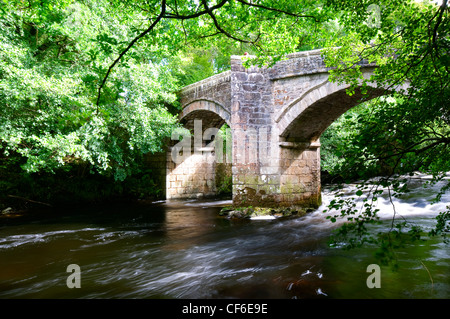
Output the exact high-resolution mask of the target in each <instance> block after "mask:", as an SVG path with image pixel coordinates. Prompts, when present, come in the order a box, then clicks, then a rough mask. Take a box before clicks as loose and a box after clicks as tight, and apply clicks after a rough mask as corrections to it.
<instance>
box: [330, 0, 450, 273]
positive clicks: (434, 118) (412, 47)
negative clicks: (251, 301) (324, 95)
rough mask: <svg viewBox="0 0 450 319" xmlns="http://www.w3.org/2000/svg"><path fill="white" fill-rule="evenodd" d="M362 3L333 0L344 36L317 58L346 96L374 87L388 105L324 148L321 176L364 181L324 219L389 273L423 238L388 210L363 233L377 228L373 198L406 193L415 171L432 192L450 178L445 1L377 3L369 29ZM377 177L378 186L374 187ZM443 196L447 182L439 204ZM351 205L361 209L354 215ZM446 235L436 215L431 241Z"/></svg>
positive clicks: (336, 127) (443, 217)
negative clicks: (383, 223) (372, 253)
mask: <svg viewBox="0 0 450 319" xmlns="http://www.w3.org/2000/svg"><path fill="white" fill-rule="evenodd" d="M369 4H370V2H367V3H366V2H358V5H356V1H339V2H331V1H330V3H329V5H331V6H332V7H334V8H335V9H337V10H340V12H341V14H340V19H339V23H340V24H341V26H342V27H343V29H344V32H342V36H341V37H339V38H338V39H337V40H334V41H330V42H329V43H328V45H327V48H326V49H325V50H324V51H323V52H324V57H325V59H326V63H327V65H328V66H330V67H333V69H332V70H331V71H330V73H331V80H333V81H335V82H337V83H347V84H350V87H349V88H348V89H347V93H348V94H350V95H352V94H354V93H355V92H356V90H360V91H361V92H362V93H368V92H370V90H371V88H370V87H371V86H374V84H375V86H376V87H377V88H378V89H379V90H384V94H385V96H384V97H381V98H377V99H375V100H372V101H370V102H366V103H365V107H360V108H358V109H357V110H356V112H355V111H352V112H351V113H348V114H345V115H344V117H343V118H341V119H340V120H339V121H337V122H336V123H335V124H333V125H332V126H331V127H330V128H329V129H328V130H327V131H326V132H325V133H324V135H323V137H322V139H321V142H322V143H323V145H324V151H325V152H324V156H326V159H325V160H324V167H325V169H327V170H328V171H330V173H331V174H335V175H339V176H341V177H343V178H344V180H347V181H351V180H356V179H358V180H361V181H362V182H361V183H360V184H359V186H358V191H357V192H356V197H353V198H345V199H344V198H342V199H339V200H335V201H332V203H331V204H330V205H329V209H334V210H337V211H338V212H340V213H339V214H337V215H334V216H330V217H329V219H330V220H331V221H333V222H336V221H337V220H338V219H343V220H346V223H345V224H344V225H343V226H342V227H341V228H339V229H338V231H337V234H336V237H335V239H334V240H333V242H334V243H335V244H336V243H342V242H345V243H346V245H345V247H347V248H353V247H360V246H362V245H363V244H366V243H368V244H377V245H378V247H379V250H378V252H377V257H379V259H380V260H381V261H382V262H383V263H393V265H394V266H395V258H396V256H395V249H397V248H399V247H402V246H404V245H405V244H406V243H413V242H415V241H417V240H419V239H421V236H422V235H423V231H422V230H421V229H420V228H418V227H416V226H414V225H410V224H409V223H406V222H404V221H399V220H397V219H396V218H395V211H394V217H393V220H392V224H391V227H390V228H389V229H387V230H386V231H384V232H382V233H380V234H378V235H377V236H373V235H372V233H371V232H370V231H368V229H369V226H370V225H371V224H373V223H377V222H378V219H377V217H378V216H377V210H376V206H375V204H376V200H377V198H378V197H379V196H380V195H381V194H383V193H384V194H386V193H387V195H388V197H389V198H391V197H395V196H402V195H403V194H405V193H406V192H408V181H407V179H404V178H403V177H402V176H405V175H407V174H409V173H412V172H414V171H421V172H424V173H428V174H431V175H432V176H433V180H432V181H431V184H434V183H437V182H438V181H442V180H443V178H444V177H445V174H446V172H448V171H450V157H449V154H450V152H449V146H450V108H449V107H448V105H450V90H449V84H450V73H449V70H448V66H449V63H448V62H449V61H448V49H449V42H448V36H449V30H450V28H449V16H448V15H449V9H448V5H447V1H443V4H442V5H440V6H437V5H436V4H434V3H432V2H426V1H424V2H418V1H395V0H394V1H381V2H379V3H377V6H378V7H377V8H378V9H377V13H378V14H379V17H378V20H377V21H376V23H375V24H373V23H368V22H369V18H370V15H371V14H372V13H373V12H372V13H371V12H370V10H368V6H369ZM372 22H373V21H372ZM362 60H365V61H368V62H375V63H376V65H377V68H376V69H375V70H374V75H373V76H372V77H371V78H364V77H363V74H362V70H361V68H360V66H359V63H360V62H361V61H362ZM365 98H366V100H367V99H368V98H369V97H368V96H366V97H365ZM362 101H364V99H363V100H362ZM374 176H382V177H381V178H378V179H372V180H371V178H373V177H374ZM449 188H450V183H447V184H446V186H444V187H443V188H442V189H441V192H440V193H439V194H437V196H436V200H438V199H439V198H440V195H442V193H443V192H445V191H448V189H449ZM338 198H339V197H338ZM362 198H364V199H362ZM358 200H362V205H360V206H356V202H357V201H358ZM445 229H447V230H448V212H441V213H440V214H439V215H438V216H437V224H436V227H435V228H434V229H433V230H432V231H430V232H429V235H433V236H435V235H444V234H445Z"/></svg>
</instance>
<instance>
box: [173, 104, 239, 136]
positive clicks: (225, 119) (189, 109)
mask: <svg viewBox="0 0 450 319" xmlns="http://www.w3.org/2000/svg"><path fill="white" fill-rule="evenodd" d="M179 119H180V122H181V123H182V124H183V125H184V126H185V127H186V128H188V129H190V128H192V127H193V124H192V123H193V121H194V120H195V119H200V120H202V121H203V122H204V123H205V124H208V125H209V127H216V128H220V127H221V126H222V125H223V124H224V123H227V125H228V126H230V124H231V114H230V111H229V110H227V109H226V108H225V107H224V106H222V105H221V104H220V103H218V102H215V101H212V100H206V99H198V100H194V101H191V102H190V103H189V104H187V105H186V106H185V107H184V108H183V110H182V111H181V113H180V115H179Z"/></svg>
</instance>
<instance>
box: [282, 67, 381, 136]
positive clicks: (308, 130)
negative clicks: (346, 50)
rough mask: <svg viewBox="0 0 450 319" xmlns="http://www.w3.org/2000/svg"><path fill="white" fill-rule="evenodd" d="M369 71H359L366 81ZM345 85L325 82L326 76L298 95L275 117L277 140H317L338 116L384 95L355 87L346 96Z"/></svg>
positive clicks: (371, 70) (374, 90)
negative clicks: (352, 92) (362, 90)
mask: <svg viewBox="0 0 450 319" xmlns="http://www.w3.org/2000/svg"><path fill="white" fill-rule="evenodd" d="M372 72H373V69H372V68H366V69H364V70H363V75H364V77H365V78H366V79H367V78H369V77H370V75H371V74H372ZM349 87H350V85H348V84H337V83H333V82H329V80H328V77H326V79H325V80H324V81H323V82H321V83H319V84H318V85H316V86H314V87H312V88H310V89H309V90H308V91H306V92H304V93H303V94H301V95H300V96H299V97H298V98H297V99H295V100H294V101H293V102H292V103H290V104H289V105H287V106H286V107H284V108H283V110H281V112H279V114H277V116H276V118H275V122H276V123H277V126H278V132H279V136H280V140H281V141H293V142H294V141H295V142H302V143H310V142H314V141H316V140H318V139H319V137H320V135H321V134H322V133H323V132H324V131H325V129H326V128H327V127H328V126H330V125H331V124H332V123H333V122H334V121H335V120H337V119H338V118H339V117H340V116H341V115H342V114H344V113H345V112H346V111H348V110H349V109H351V108H352V107H354V106H356V105H358V104H360V103H361V102H363V101H368V100H371V99H373V98H376V97H379V96H382V95H385V94H386V93H387V91H386V90H385V89H384V88H376V87H374V86H370V85H369V87H368V91H367V94H364V95H363V94H362V92H361V90H360V88H359V87H358V88H356V89H355V92H354V94H353V95H348V94H347V92H346V89H347V88H349Z"/></svg>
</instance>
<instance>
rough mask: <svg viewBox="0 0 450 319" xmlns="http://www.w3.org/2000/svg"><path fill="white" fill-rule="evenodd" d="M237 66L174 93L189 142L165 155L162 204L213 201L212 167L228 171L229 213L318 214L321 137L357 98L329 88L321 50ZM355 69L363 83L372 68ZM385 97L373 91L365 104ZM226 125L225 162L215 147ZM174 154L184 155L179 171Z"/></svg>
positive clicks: (234, 61)
mask: <svg viewBox="0 0 450 319" xmlns="http://www.w3.org/2000/svg"><path fill="white" fill-rule="evenodd" d="M242 59H243V57H241V56H232V57H231V70H230V71H227V72H224V73H221V74H218V75H216V76H213V77H211V78H208V79H205V80H203V81H201V82H198V83H195V84H193V85H190V86H188V87H186V88H184V89H183V90H182V91H181V92H180V98H181V104H182V106H183V111H182V112H181V114H180V121H181V123H183V125H184V126H185V127H186V128H187V129H188V130H190V131H191V132H192V136H193V137H192V136H191V137H190V138H186V139H185V140H183V141H184V142H180V141H178V140H177V141H178V143H177V144H173V145H172V148H171V149H170V151H169V152H168V158H167V179H166V183H167V198H187V197H202V196H205V195H214V194H215V192H216V191H217V188H216V183H215V180H216V177H215V170H216V167H217V163H226V164H227V165H231V166H232V168H231V172H232V181H233V205H235V206H250V205H251V206H264V207H279V206H294V205H298V206H303V207H305V206H307V207H317V206H319V205H320V202H321V188H320V141H319V138H320V135H321V134H322V132H323V131H324V130H325V129H326V128H327V127H328V126H329V125H330V124H331V123H332V122H333V121H335V120H336V119H337V118H338V117H339V116H340V115H341V114H343V113H344V112H346V111H347V110H348V109H350V108H351V107H353V106H355V105H357V104H358V103H360V100H361V98H362V97H363V96H362V95H361V94H360V92H358V91H357V92H356V94H354V95H352V96H349V95H347V94H346V92H345V89H346V88H347V87H348V86H347V85H337V84H335V83H331V82H329V81H328V71H329V70H328V69H327V68H326V67H325V64H324V61H323V59H322V57H321V55H320V51H319V50H313V51H306V52H300V53H295V54H291V55H288V56H287V59H286V60H283V61H280V62H278V63H276V64H275V65H274V66H273V67H271V68H258V67H250V68H245V67H244V66H243V61H242ZM361 67H362V69H363V73H364V76H365V77H369V76H370V75H371V74H372V71H373V68H374V67H375V65H372V64H367V63H364V62H362V63H361ZM383 93H384V91H383V90H377V89H374V90H372V91H371V92H370V94H369V96H367V98H373V97H376V96H379V95H381V94H383ZM224 123H226V124H227V125H228V126H229V127H230V133H231V140H232V143H231V145H226V147H228V150H230V151H231V154H230V152H229V153H228V154H222V152H221V151H220V148H221V147H222V142H221V143H218V144H215V143H214V141H215V137H216V136H217V132H216V131H217V129H218V128H220V127H221V126H222V125H223V124H224ZM200 124H201V125H200ZM177 141H175V142H177ZM228 144H229V143H228ZM182 146H184V148H183V152H180V149H182ZM218 151H219V152H218ZM174 152H175V153H178V154H181V153H185V154H184V155H183V158H182V160H178V161H177V163H175V162H174V161H173V154H174ZM188 155H190V156H188ZM216 155H219V156H216ZM227 155H228V156H227Z"/></svg>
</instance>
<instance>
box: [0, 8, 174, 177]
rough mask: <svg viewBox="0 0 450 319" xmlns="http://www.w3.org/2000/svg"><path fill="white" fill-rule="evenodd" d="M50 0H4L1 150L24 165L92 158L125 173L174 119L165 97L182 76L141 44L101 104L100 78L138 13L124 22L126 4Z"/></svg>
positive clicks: (153, 148) (49, 166)
mask: <svg viewBox="0 0 450 319" xmlns="http://www.w3.org/2000/svg"><path fill="white" fill-rule="evenodd" d="M47 4H48V5H47V6H46V7H44V9H43V8H42V7H41V5H40V4H37V3H36V4H34V3H31V4H30V5H29V6H28V7H26V6H23V5H22V4H21V3H15V2H7V6H6V7H4V8H3V10H2V12H1V15H0V26H1V27H0V30H1V31H0V57H1V58H0V61H1V62H0V79H1V85H0V101H1V102H0V103H1V108H0V141H1V142H2V143H1V149H2V151H3V154H4V156H6V158H7V159H9V160H13V156H12V154H14V156H19V157H20V158H23V159H24V160H21V163H22V164H21V166H22V168H23V170H24V171H25V172H27V173H34V172H50V173H51V172H56V171H58V170H59V169H61V168H63V167H68V166H70V165H71V164H79V163H86V164H89V165H90V166H91V169H92V170H94V171H96V172H98V173H100V174H104V175H113V176H114V177H115V179H116V180H124V179H125V178H126V177H127V176H129V175H132V174H133V172H134V171H135V169H136V165H135V163H136V158H139V157H140V156H142V155H143V154H145V153H149V152H150V153H153V152H157V151H160V150H161V147H162V145H163V140H164V138H166V137H168V136H170V134H171V130H172V129H173V128H174V127H176V118H175V117H174V116H173V115H171V114H170V113H169V112H168V111H167V108H166V107H165V105H166V104H171V103H174V102H175V100H176V96H175V94H174V93H172V92H174V91H176V89H177V87H178V86H177V79H176V78H174V77H173V76H172V75H171V73H170V72H169V70H168V69H167V68H165V67H164V64H163V63H162V62H161V61H162V60H161V59H160V60H159V61H158V59H156V60H155V61H153V60H151V59H150V58H149V54H148V51H147V48H144V49H145V50H142V48H136V50H134V51H133V52H132V54H131V55H130V57H129V58H128V59H127V61H126V63H123V64H122V65H121V66H120V67H118V68H117V70H116V72H115V73H114V74H113V75H112V76H111V79H110V82H109V83H108V85H107V86H106V87H105V92H106V94H105V95H104V96H103V98H102V103H101V105H100V107H97V106H96V105H95V104H94V102H95V99H94V97H95V92H96V90H97V85H98V82H99V80H100V79H101V78H102V75H103V72H104V70H105V69H106V68H107V66H108V64H109V63H111V59H112V58H113V57H114V55H115V54H116V53H117V51H118V50H119V49H120V46H123V45H124V44H125V43H127V41H129V39H130V37H131V36H132V35H133V31H132V30H133V28H134V25H136V23H137V21H134V25H133V23H130V24H129V25H126V24H123V23H122V22H123V20H128V19H129V18H130V17H129V16H128V15H127V12H125V13H123V14H122V13H119V12H118V11H115V12H114V14H113V15H109V13H111V12H108V11H109V10H110V6H109V3H108V2H105V1H97V2H95V3H89V2H87V3H81V2H72V1H68V2H64V3H62V2H58V3H56V2H55V3H51V2H48V3H47ZM133 18H134V19H136V18H137V16H136V15H135V16H134V17H133ZM152 58H154V56H153V57H152Z"/></svg>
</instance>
